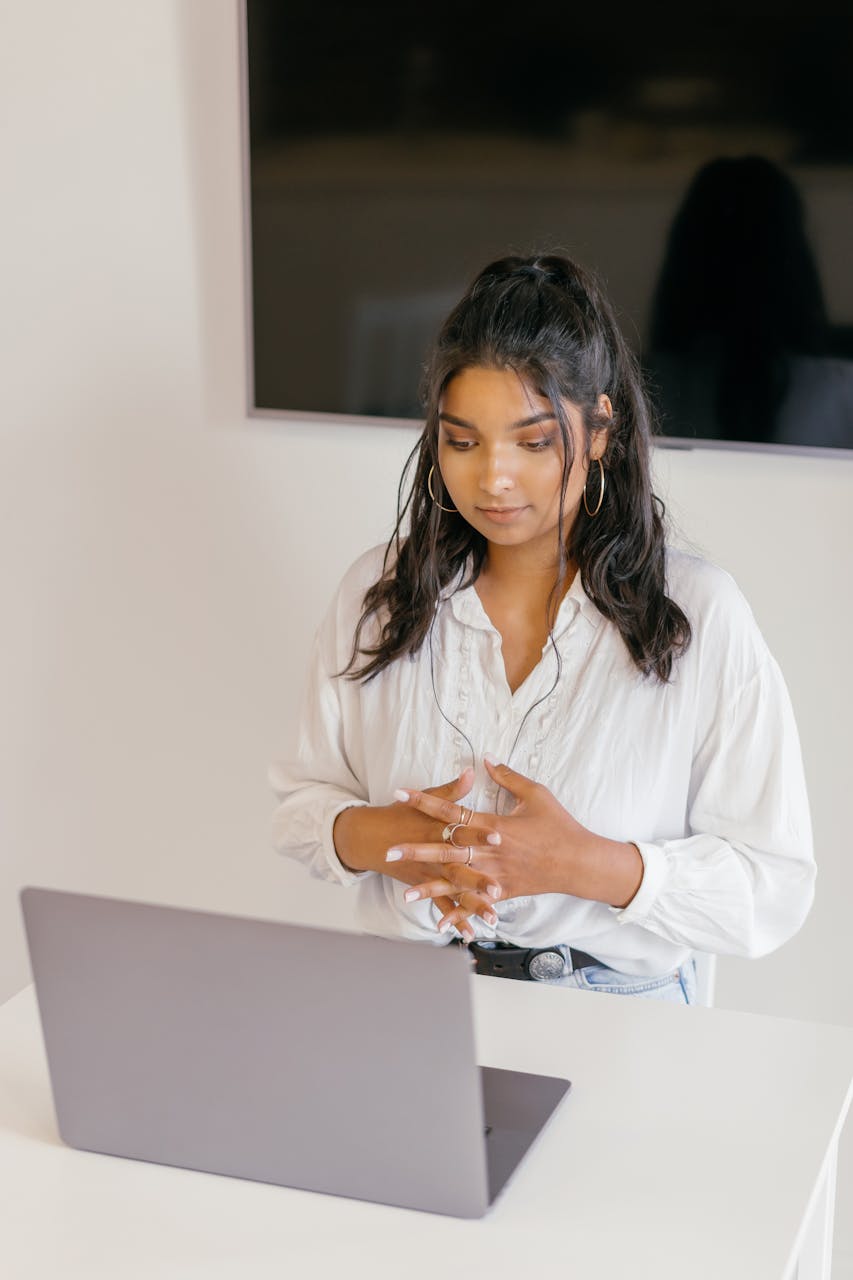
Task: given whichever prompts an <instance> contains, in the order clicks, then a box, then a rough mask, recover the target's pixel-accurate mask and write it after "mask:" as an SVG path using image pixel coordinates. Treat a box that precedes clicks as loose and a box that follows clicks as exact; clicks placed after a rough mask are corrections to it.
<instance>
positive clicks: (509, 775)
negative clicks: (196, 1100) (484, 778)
mask: <svg viewBox="0 0 853 1280" xmlns="http://www.w3.org/2000/svg"><path fill="white" fill-rule="evenodd" d="M483 762H484V764H485V766H486V768H487V769H488V771H489V774H490V776H491V777H492V778H494V780H495V782H497V783H498V784H499V785H500V786H501V787H503V788H504V790H505V791H509V793H510V794H511V795H514V796H516V797H517V798H518V799H519V800H526V799H527V798H528V797H529V796H530V795H532V794H533V792H534V791H535V790H536V788H537V787H538V785H539V784H538V782H534V781H533V779H532V778H528V777H526V776H525V775H524V774H523V773H516V771H515V769H510V767H509V765H508V764H501V763H500V762H499V761H498V760H496V759H495V757H494V756H492V755H489V753H488V752H486V754H485V755H484V756H483Z"/></svg>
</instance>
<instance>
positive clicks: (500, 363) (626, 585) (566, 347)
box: [347, 254, 691, 681]
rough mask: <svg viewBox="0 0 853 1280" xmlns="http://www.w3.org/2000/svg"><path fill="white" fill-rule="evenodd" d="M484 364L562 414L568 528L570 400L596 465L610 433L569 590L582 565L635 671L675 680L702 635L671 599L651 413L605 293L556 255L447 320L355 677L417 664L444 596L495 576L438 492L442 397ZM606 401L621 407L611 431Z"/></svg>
mask: <svg viewBox="0 0 853 1280" xmlns="http://www.w3.org/2000/svg"><path fill="white" fill-rule="evenodd" d="M472 366H481V367H485V368H493V369H511V370H513V371H514V372H516V373H517V374H518V375H519V376H520V377H521V378H523V379H524V380H525V381H526V382H528V383H529V384H530V385H531V386H532V387H534V388H535V389H536V391H537V393H538V394H540V395H543V396H545V397H547V399H548V400H550V402H551V404H552V405H553V407H554V413H555V415H556V417H557V421H558V424H559V427H560V432H561V434H562V437H563V443H564V446H565V454H564V457H565V461H564V472H563V488H562V497H561V510H560V521H561V528H564V525H563V511H562V501H563V499H564V498H565V492H566V486H567V483H568V475H569V471H570V470H571V466H572V462H573V458H574V450H573V443H572V437H571V434H570V430H569V423H568V420H567V418H566V414H565V409H564V407H563V401H569V402H570V403H571V404H573V405H575V406H577V407H578V408H579V409H580V410H581V413H582V418H583V425H584V435H585V444H584V447H585V451H586V454H587V457H589V448H590V444H591V440H592V436H593V433H594V432H596V431H600V430H602V429H606V431H607V446H606V449H605V452H604V455H603V458H602V464H603V467H604V471H605V475H606V488H605V494H604V498H603V500H602V502H601V505H600V508H599V509H598V511H597V512H596V514H594V515H590V514H588V513H587V510H586V509H585V507H584V504H583V503H582V504H581V507H580V510H579V512H578V515H577V518H576V520H575V521H574V524H573V526H572V528H571V529H570V530H565V536H564V538H563V539H562V540H561V561H560V575H561V578H560V580H564V575H565V573H566V571H567V569H568V565H569V562H571V561H573V562H574V563H575V564H576V565H577V568H578V571H579V573H580V575H581V582H582V584H583V588H584V590H585V591H586V593H587V595H588V596H589V597H590V599H591V600H592V601H593V602H594V603H595V605H596V607H597V608H598V609H599V611H600V612H601V613H602V614H603V616H604V617H605V618H607V619H609V620H610V621H611V622H612V623H613V624H614V626H615V627H616V628H617V629H618V631H619V633H620V635H621V636H622V638H623V640H624V641H625V645H626V647H627V649H628V652H629V653H630V655H631V658H632V659H633V661H634V663H635V664H636V666H637V668H638V669H639V670H640V671H641V672H642V673H643V675H646V676H652V675H653V676H655V677H656V678H657V679H658V680H661V681H667V680H669V678H670V676H671V673H672V666H673V662H674V660H675V659H676V658H677V657H678V656H679V655H680V654H681V653H683V652H684V650H685V649H686V648H687V646H688V644H689V643H690V638H691V633H690V623H689V622H688V620H687V618H686V616H685V615H684V613H683V612H682V610H681V609H680V608H679V606H678V605H677V604H676V603H675V602H674V601H673V600H671V599H670V598H669V597H668V596H667V594H666V563H665V554H666V553H665V544H664V523H663V515H664V510H663V504H662V503H661V502H660V500H659V499H658V498H656V497H655V495H654V494H653V493H652V488H651V474H650V452H651V439H652V432H651V422H650V409H649V405H648V401H647V399H646V395H645V393H644V389H643V385H642V379H641V376H640V372H639V369H638V367H637V363H636V360H635V359H634V357H633V355H632V353H631V352H630V350H629V349H628V347H627V344H626V343H625V341H624V339H623V337H622V335H621V333H620V332H619V328H618V325H617V324H616V320H615V317H614V315H613V311H612V309H611V307H610V304H609V302H608V301H607V299H606V297H605V296H604V293H603V292H602V290H601V289H600V288H599V286H598V285H597V283H596V281H595V279H594V278H593V277H592V276H591V275H590V274H589V273H587V272H586V271H584V270H583V269H582V268H581V267H579V266H577V265H576V264H575V263H574V262H572V261H571V260H570V259H568V258H565V257H562V256H559V255H557V254H551V255H544V256H536V257H529V258H521V257H509V258H502V259H500V260H499V261H497V262H494V263H492V264H491V265H490V266H488V267H486V268H485V270H484V271H481V272H480V274H479V275H478V276H477V278H476V279H475V280H474V282H473V283H472V285H471V287H470V288H469V290H468V292H467V293H466V294H465V296H464V297H463V298H462V299H461V301H460V302H459V303H457V305H456V306H455V307H454V309H453V311H452V312H451V313H450V315H449V316H448V318H447V320H446V321H445V323H444V325H443V327H442V330H441V332H440V334H439V336H438V339H437V341H436V344H435V347H434V349H433V351H432V353H431V358H430V361H429V363H428V365H427V368H426V372H425V376H424V382H423V388H422V391H423V400H424V405H425V409H426V425H425V427H424V431H423V434H422V436H421V438H420V440H419V442H418V444H417V446H416V447H415V449H414V451H413V452H412V454H411V456H410V457H409V461H408V463H407V465H406V470H405V471H404V473H403V479H402V480H401V482H400V493H399V498H398V518H397V527H396V529H395V532H394V535H393V536H392V539H391V542H390V543H389V547H388V554H386V559H385V572H384V573H383V576H382V577H381V578H380V580H379V582H377V583H375V584H374V585H373V586H372V587H371V588H370V589H369V591H368V592H367V594H366V596H365V600H364V610H363V613H362V616H361V619H360V621H359V625H358V629H357V632H356V637H355V641H354V645H353V652H352V656H351V658H350V662H349V665H348V667H347V674H349V675H350V676H351V678H354V679H371V678H372V677H373V676H375V675H377V674H378V673H379V672H380V671H382V670H383V669H384V668H385V667H386V666H388V665H389V664H390V663H391V662H393V661H394V660H395V659H396V658H398V657H400V656H402V655H403V654H407V653H408V654H413V653H417V651H418V650H419V649H420V647H421V645H422V644H423V643H424V640H425V639H426V636H427V633H428V631H429V627H430V625H431V623H432V619H433V616H434V614H435V609H436V606H437V604H438V599H439V596H440V594H441V591H442V590H443V589H444V588H445V587H446V586H447V585H448V584H449V583H451V582H453V581H454V580H456V579H460V581H461V578H460V574H461V573H462V572H463V570H464V571H465V578H464V582H466V583H468V582H471V581H473V580H475V579H476V577H477V575H478V573H479V571H480V569H481V567H482V565H483V562H484V559H485V555H486V542H485V539H484V538H483V537H482V535H481V534H479V533H478V532H477V531H476V530H475V529H473V528H472V527H471V526H470V525H468V524H467V523H466V522H465V521H464V520H463V518H462V517H461V516H459V515H457V514H455V513H446V512H441V511H440V510H439V508H438V507H437V506H436V504H435V503H434V502H433V501H432V499H431V498H430V497H429V493H428V489H427V480H428V477H429V474H430V468H431V467H435V468H436V471H437V470H438V468H437V462H438V453H437V447H438V446H437V442H438V415H439V406H440V401H441V396H442V394H443V392H444V389H445V387H446V386H447V385H448V383H449V382H450V380H451V379H452V378H453V377H454V376H455V375H456V374H457V373H459V372H461V370H463V369H466V368H471V367H472ZM602 396H607V397H608V398H609V400H610V403H611V405H612V408H613V414H612V417H611V418H608V419H606V420H605V419H602V416H601V408H600V404H601V398H602ZM412 467H414V475H413V477H412V483H411V487H410V489H409V492H408V496H406V497H404V488H405V483H406V477H407V475H408V474H409V473H410V472H411V470H412ZM597 474H598V469H597V467H593V468H592V469H591V472H590V474H589V480H588V483H589V486H590V488H592V489H593V496H592V498H591V500H590V502H589V503H588V506H589V510H590V511H595V508H596V503H597V500H598V489H597V488H593V486H594V485H595V484H596V481H597ZM407 518H408V525H409V527H408V532H407V533H406V534H405V535H404V533H403V526H404V522H405V521H406V519H407ZM558 585H559V581H558ZM373 616H375V617H376V619H377V620H378V622H379V626H380V631H379V637H378V640H377V642H376V643H375V644H374V645H372V646H366V647H363V646H362V636H363V632H364V626H365V624H366V622H367V620H368V618H370V617H373Z"/></svg>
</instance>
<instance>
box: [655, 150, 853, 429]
mask: <svg viewBox="0 0 853 1280" xmlns="http://www.w3.org/2000/svg"><path fill="white" fill-rule="evenodd" d="M650 338H651V342H650V347H651V355H650V357H649V359H648V362H647V364H648V370H649V373H650V375H651V380H652V384H653V387H655V389H656V390H657V393H658V398H659V402H660V409H661V420H662V429H663V433H664V434H665V435H673V436H692V437H694V438H698V439H706V440H715V439H722V440H738V441H759V442H773V443H777V444H808V445H835V446H841V447H845V448H853V361H851V360H844V359H837V358H832V357H830V356H828V355H827V350H828V338H829V326H828V323H827V316H826V308H825V305H824V299H823V291H822V289H821V283H820V278H819V276H818V271H817V266H816V263H815V259H814V255H813V253H812V250H811V248H810V246H809V242H808V239H807V236H806V230H805V220H804V215H803V206H802V201H801V200H800V196H799V193H798V191H797V189H796V187H795V186H794V184H793V182H792V181H791V180H790V178H788V177H787V175H786V174H784V173H783V172H782V170H781V169H779V168H778V167H777V166H776V165H775V164H773V163H772V162H771V161H769V160H766V159H764V158H762V157H760V156H742V157H739V158H721V159H717V160H712V161H711V162H710V163H709V164H707V165H705V166H704V167H703V168H702V169H700V170H699V172H698V173H697V174H696V176H695V177H694V179H693V181H692V183H691V184H690V187H689V189H688V191H687V195H686V196H685V199H684V201H683V203H682V205H681V208H680V210H679V211H678V213H677V215H676V217H675V220H674V222H673V225H672V228H671V230H670V234H669V241H668V244H667V249H666V254H665V257H664V262H663V267H662V269H661V273H660V277H659V280H658V284H657V289H656V293H655V297H654V302H653V310H652V323H651V334H650Z"/></svg>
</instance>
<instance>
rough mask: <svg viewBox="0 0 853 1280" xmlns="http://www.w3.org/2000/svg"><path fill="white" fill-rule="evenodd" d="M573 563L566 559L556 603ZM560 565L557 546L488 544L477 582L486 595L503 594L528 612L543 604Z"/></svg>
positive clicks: (566, 586)
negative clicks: (567, 561)
mask: <svg viewBox="0 0 853 1280" xmlns="http://www.w3.org/2000/svg"><path fill="white" fill-rule="evenodd" d="M576 571H577V566H576V565H575V564H574V563H573V562H572V561H569V563H568V565H567V566H566V570H565V577H564V580H563V585H562V589H561V591H560V594H559V597H558V599H557V600H556V601H555V602H554V603H555V604H559V603H560V600H561V599H562V598H563V596H564V595H565V593H566V591H568V589H569V587H570V586H571V583H572V580H573V579H574V576H575V573H576ZM559 572H560V564H559V559H558V555H557V549H556V547H554V546H553V545H552V546H550V547H548V548H543V547H537V546H535V545H527V546H523V547H502V546H496V545H495V544H493V543H489V548H488V551H487V553H486V560H485V563H484V565H483V568H482V570H481V572H480V585H481V587H482V588H485V589H486V590H487V591H488V592H489V593H490V594H498V595H501V596H507V597H509V598H511V599H512V600H514V601H515V603H516V605H517V606H519V607H521V608H524V609H529V610H531V612H532V611H533V610H534V609H535V608H536V607H537V606H538V605H539V604H540V603H541V604H542V605H544V604H546V603H547V601H548V600H549V598H550V596H551V593H552V591H553V590H554V588H555V586H556V585H557V579H558V577H559Z"/></svg>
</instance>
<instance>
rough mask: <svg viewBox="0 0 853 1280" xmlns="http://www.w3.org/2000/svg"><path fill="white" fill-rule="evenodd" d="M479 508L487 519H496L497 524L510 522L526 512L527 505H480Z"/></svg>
mask: <svg viewBox="0 0 853 1280" xmlns="http://www.w3.org/2000/svg"><path fill="white" fill-rule="evenodd" d="M477 510H478V511H479V512H480V513H481V514H482V515H484V516H485V517H486V519H487V520H494V521H495V523H497V524H508V523H509V522H510V521H511V520H515V519H517V517H518V516H520V515H521V514H522V513H523V512H525V511H526V510H527V507H478V508H477Z"/></svg>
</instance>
